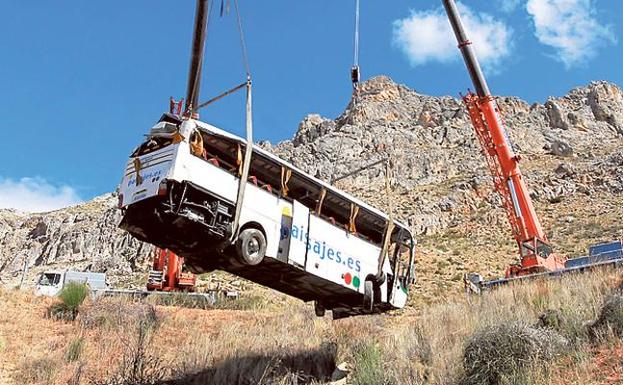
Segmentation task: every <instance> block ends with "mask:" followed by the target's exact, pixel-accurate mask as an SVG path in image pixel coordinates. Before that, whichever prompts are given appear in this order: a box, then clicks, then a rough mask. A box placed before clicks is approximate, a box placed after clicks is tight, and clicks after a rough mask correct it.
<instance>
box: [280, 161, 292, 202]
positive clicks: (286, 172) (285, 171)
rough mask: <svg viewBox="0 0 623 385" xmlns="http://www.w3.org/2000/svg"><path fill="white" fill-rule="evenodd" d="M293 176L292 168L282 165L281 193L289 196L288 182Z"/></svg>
mask: <svg viewBox="0 0 623 385" xmlns="http://www.w3.org/2000/svg"><path fill="white" fill-rule="evenodd" d="M291 177H292V170H290V169H289V168H286V167H284V166H281V195H282V196H284V197H287V196H288V191H290V189H289V188H288V182H290V178H291Z"/></svg>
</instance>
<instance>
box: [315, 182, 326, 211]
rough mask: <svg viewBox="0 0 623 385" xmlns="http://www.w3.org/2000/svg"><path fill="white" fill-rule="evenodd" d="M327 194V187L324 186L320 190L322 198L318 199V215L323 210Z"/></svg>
mask: <svg viewBox="0 0 623 385" xmlns="http://www.w3.org/2000/svg"><path fill="white" fill-rule="evenodd" d="M326 196H327V189H326V188H324V187H323V188H322V190H320V198H319V199H318V204H317V205H316V215H318V216H320V212H321V211H322V204H323V203H324V198H325V197H326Z"/></svg>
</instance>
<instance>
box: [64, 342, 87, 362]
mask: <svg viewBox="0 0 623 385" xmlns="http://www.w3.org/2000/svg"><path fill="white" fill-rule="evenodd" d="M83 349H84V339H83V338H82V337H77V338H74V339H73V340H71V342H69V345H68V346H67V351H66V352H65V360H66V361H67V362H75V361H78V359H80V355H81V354H82V350H83Z"/></svg>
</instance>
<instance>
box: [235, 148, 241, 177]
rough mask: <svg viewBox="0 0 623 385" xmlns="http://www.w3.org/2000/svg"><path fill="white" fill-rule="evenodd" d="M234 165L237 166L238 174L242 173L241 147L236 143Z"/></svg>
mask: <svg viewBox="0 0 623 385" xmlns="http://www.w3.org/2000/svg"><path fill="white" fill-rule="evenodd" d="M236 166H238V176H240V175H242V147H240V143H238V151H237V152H236Z"/></svg>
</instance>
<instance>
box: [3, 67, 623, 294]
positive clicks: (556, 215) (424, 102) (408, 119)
mask: <svg viewBox="0 0 623 385" xmlns="http://www.w3.org/2000/svg"><path fill="white" fill-rule="evenodd" d="M498 103H499V106H500V109H501V110H502V112H503V114H504V117H505V121H506V124H507V126H508V131H509V135H510V137H511V140H512V142H513V143H514V146H515V148H516V150H517V152H518V153H520V154H521V155H522V156H523V159H524V161H523V165H522V168H523V170H524V174H525V176H526V179H527V182H528V185H529V186H530V188H531V189H532V190H531V194H532V197H533V199H534V200H535V202H536V206H537V211H538V212H539V214H540V215H541V217H542V221H543V224H544V227H545V228H546V229H548V230H549V234H550V238H551V241H552V243H553V244H555V245H556V246H557V250H558V251H559V252H560V253H561V254H564V255H578V254H581V253H582V252H584V251H585V248H586V246H587V245H588V244H589V243H592V242H595V241H599V240H607V239H611V238H620V237H623V230H621V229H622V228H623V226H621V222H620V218H621V217H622V214H623V209H622V208H621V206H622V205H621V203H623V150H622V149H621V144H623V93H622V92H621V89H620V88H619V87H617V86H616V85H613V84H610V83H607V82H594V83H591V84H589V85H588V86H586V87H580V88H576V89H574V90H572V91H570V92H569V94H568V95H566V96H564V97H562V98H550V99H549V100H547V101H546V103H545V104H538V103H534V104H531V105H530V104H527V103H526V102H524V101H522V100H519V99H517V98H514V97H505V98H499V99H498ZM261 145H262V146H264V147H265V148H267V149H269V150H270V151H272V152H274V153H275V154H277V155H279V156H281V157H283V158H284V159H286V160H288V161H290V162H292V163H293V164H295V165H297V166H298V167H301V168H302V169H304V170H306V171H308V172H310V173H311V174H312V175H316V176H318V177H320V178H322V179H325V180H328V181H330V180H333V179H335V178H338V177H339V176H341V175H345V174H348V173H349V172H351V171H353V170H355V169H358V168H360V167H361V166H362V165H365V164H369V163H372V162H374V161H376V160H379V159H383V158H388V159H390V162H391V171H390V172H391V175H390V176H391V177H390V181H391V189H390V192H389V193H388V192H387V191H386V188H385V171H384V168H383V167H382V166H374V167H370V168H368V169H366V170H365V171H363V172H361V173H358V174H356V175H354V176H351V177H348V178H345V179H342V180H340V181H339V182H337V183H336V184H337V185H338V187H340V188H342V189H344V190H347V191H349V192H351V193H353V194H355V195H357V196H359V197H362V198H363V199H364V200H366V201H368V202H369V203H371V204H373V205H375V206H377V207H379V208H381V209H384V210H392V212H393V213H394V215H395V216H397V217H399V218H401V219H402V220H404V221H406V222H407V223H408V224H409V225H410V226H411V227H412V229H413V230H414V232H415V233H416V234H417V235H418V239H419V241H420V248H419V259H418V273H419V277H420V281H419V283H418V286H419V289H420V291H421V292H422V293H423V295H426V296H431V297H432V296H433V295H435V294H437V293H438V292H444V291H446V290H447V289H449V288H452V287H458V286H459V285H460V276H461V274H462V273H463V272H465V271H468V270H477V271H482V272H485V273H488V274H491V275H498V274H500V273H501V271H503V269H504V267H505V266H506V265H507V264H508V263H510V262H512V261H514V260H515V258H516V256H515V254H516V253H515V246H514V244H513V240H512V238H511V235H510V230H509V229H508V223H507V222H506V218H505V214H504V212H503V211H502V210H501V209H500V208H499V207H500V200H499V197H498V196H497V194H496V193H495V192H494V191H493V190H492V182H491V177H490V176H489V173H488V170H487V168H486V166H485V162H484V158H483V157H482V155H481V150H480V146H479V143H478V141H477V138H476V136H475V134H474V132H473V128H472V127H471V123H470V121H469V116H468V115H467V113H466V111H465V109H464V108H463V105H462V102H461V101H460V100H458V99H455V98H452V97H432V96H426V95H422V94H419V93H417V92H416V91H414V90H411V89H409V88H407V87H405V86H402V85H398V84H396V83H394V82H393V81H392V80H391V79H389V78H387V77H376V78H373V79H371V80H369V81H367V82H364V83H362V84H361V86H360V89H359V90H358V92H357V93H356V94H355V95H354V96H353V98H352V100H351V102H350V104H349V105H348V106H347V108H346V110H345V111H344V112H343V113H342V115H341V116H339V117H338V118H337V119H335V120H331V119H327V118H323V117H321V116H318V115H309V116H308V117H306V118H305V119H304V120H303V121H302V122H301V124H300V125H299V127H298V130H297V132H296V134H295V135H294V137H293V139H292V140H288V141H284V142H281V143H278V144H275V145H273V144H270V143H267V142H263V143H261ZM114 206H115V198H114V197H112V196H104V197H100V198H97V199H95V200H94V201H92V202H89V203H87V204H84V205H81V206H76V207H72V208H68V209H64V210H59V211H56V212H52V213H47V214H36V215H26V214H20V213H16V212H13V211H6V210H5V211H2V212H0V244H1V245H2V246H3V247H2V250H1V251H0V271H2V273H1V274H2V275H1V277H4V278H3V279H4V280H5V281H6V280H7V279H9V278H7V277H13V276H18V275H19V271H21V269H22V268H23V266H24V261H26V262H27V263H26V264H28V265H30V266H32V267H36V266H47V265H59V266H60V265H65V264H76V265H78V266H79V267H80V268H87V267H90V268H91V269H96V270H108V271H109V272H111V273H113V274H117V275H126V274H127V273H129V272H131V271H137V270H140V269H141V268H143V267H144V266H145V263H146V261H145V256H146V255H147V248H146V246H144V245H142V244H140V243H139V242H137V241H136V240H134V239H132V238H130V237H128V236H127V235H126V234H124V233H123V232H121V231H119V230H117V229H116V227H115V224H116V223H117V221H118V219H119V218H118V215H119V214H118V213H117V211H116V210H115V208H114Z"/></svg>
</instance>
